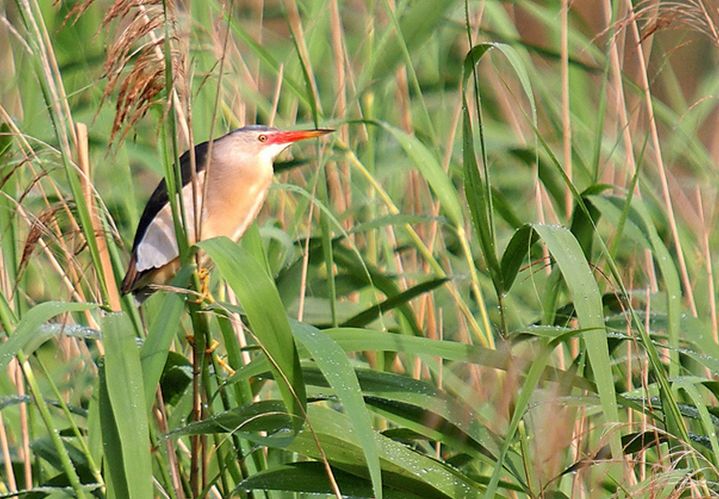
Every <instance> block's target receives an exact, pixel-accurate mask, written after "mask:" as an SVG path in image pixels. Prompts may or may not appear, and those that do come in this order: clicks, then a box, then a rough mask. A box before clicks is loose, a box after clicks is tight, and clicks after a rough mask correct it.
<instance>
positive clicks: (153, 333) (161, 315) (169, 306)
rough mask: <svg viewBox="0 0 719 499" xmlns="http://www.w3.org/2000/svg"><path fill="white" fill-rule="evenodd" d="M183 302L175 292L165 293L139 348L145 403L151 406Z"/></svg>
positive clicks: (175, 333) (183, 307) (182, 308)
mask: <svg viewBox="0 0 719 499" xmlns="http://www.w3.org/2000/svg"><path fill="white" fill-rule="evenodd" d="M184 309H185V304H184V301H183V300H182V298H181V297H180V296H178V295H176V294H170V293H168V294H165V295H164V297H163V298H162V304H161V307H160V309H159V310H158V311H157V313H156V314H155V316H154V317H153V320H152V322H151V323H150V327H149V328H148V332H147V338H145V342H144V343H143V345H142V348H141V349H140V362H141V364H142V375H143V379H144V380H145V405H146V407H147V408H148V409H149V408H151V407H152V404H153V401H154V399H155V394H156V393H157V384H158V383H159V382H160V377H161V376H162V371H163V369H164V368H165V363H166V361H167V355H168V353H169V351H170V344H171V343H172V340H173V338H175V336H176V335H177V328H178V327H179V324H180V320H181V318H182V312H183V310H184Z"/></svg>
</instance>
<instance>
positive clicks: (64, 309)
mask: <svg viewBox="0 0 719 499" xmlns="http://www.w3.org/2000/svg"><path fill="white" fill-rule="evenodd" d="M93 308H97V305H96V304H94V303H64V302H57V301H47V302H44V303H40V304H39V305H35V306H34V307H33V308H31V309H30V310H28V311H27V312H25V314H24V315H23V317H22V319H21V320H20V322H18V324H17V327H16V328H15V331H14V332H13V333H12V334H10V335H9V336H10V338H9V339H8V340H7V341H6V342H4V343H0V372H2V371H5V368H6V367H7V365H8V363H9V362H10V361H11V360H12V358H13V357H14V356H15V355H16V354H17V353H18V352H20V351H22V352H24V353H25V355H31V354H32V353H33V352H34V351H35V350H36V349H37V348H39V347H40V345H42V344H43V343H45V342H46V341H47V340H49V339H50V338H52V337H55V336H58V335H59V334H60V333H62V328H59V329H55V328H42V325H43V324H45V323H46V322H47V321H49V320H50V319H52V318H53V317H55V316H56V315H60V314H65V313H68V312H82V311H83V310H90V309H93Z"/></svg>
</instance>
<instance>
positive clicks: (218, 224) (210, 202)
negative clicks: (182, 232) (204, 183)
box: [200, 165, 272, 240]
mask: <svg viewBox="0 0 719 499" xmlns="http://www.w3.org/2000/svg"><path fill="white" fill-rule="evenodd" d="M209 177H210V185H209V186H208V189H207V200H206V204H205V206H206V213H204V217H203V224H202V233H201V235H200V238H201V239H210V238H212V237H217V236H226V237H229V238H231V239H235V240H236V239H239V238H240V237H241V236H242V234H244V232H245V231H246V230H247V228H248V227H249V225H250V224H251V223H252V222H253V221H254V219H255V218H256V217H257V214H258V213H259V212H260V209H261V208H262V205H263V203H264V201H265V198H266V197H267V192H268V190H269V188H270V185H271V184H272V165H269V167H265V166H264V165H257V166H255V167H251V168H238V169H232V170H230V171H226V172H222V171H221V172H218V175H213V174H212V173H210V175H209Z"/></svg>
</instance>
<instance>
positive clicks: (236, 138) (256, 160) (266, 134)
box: [121, 125, 332, 299]
mask: <svg viewBox="0 0 719 499" xmlns="http://www.w3.org/2000/svg"><path fill="white" fill-rule="evenodd" d="M331 131H332V130H301V131H281V130H277V129H276V128H270V127H266V126H261V125H252V126H246V127H244V128H239V129H237V130H234V131H232V132H230V133H228V134H227V135H224V136H223V137H220V138H219V139H215V140H214V141H213V142H212V148H211V157H210V158H209V161H208V158H207V153H208V150H210V146H209V143H208V142H203V143H202V144H198V145H197V146H195V164H196V165H197V166H196V168H197V174H196V178H197V184H198V188H197V189H195V191H196V193H195V195H196V196H197V199H196V200H194V201H196V202H193V188H192V174H191V168H192V165H191V161H190V153H189V151H187V152H185V153H184V154H183V155H182V157H181V158H180V171H181V177H182V191H181V192H182V201H183V205H184V208H185V215H186V217H185V218H186V221H187V225H188V227H187V232H188V240H189V243H190V244H194V243H195V242H197V241H202V240H205V239H210V238H212V237H217V236H227V237H229V238H231V239H234V240H237V239H239V238H240V237H242V234H244V232H245V231H246V230H247V227H249V225H250V224H251V223H252V221H253V220H254V219H255V217H256V216H257V214H258V213H259V211H260V208H261V207H262V203H263V202H264V201H265V198H266V197H267V191H268V190H269V188H270V184H271V183H272V162H273V161H274V159H275V158H276V157H277V155H279V154H280V153H281V152H282V151H284V150H285V149H286V148H287V147H289V146H290V144H292V143H293V142H296V141H298V140H303V139H309V138H312V137H318V136H320V135H324V134H326V133H329V132H331ZM205 182H207V186H205ZM205 196H206V197H205ZM168 201H169V199H168V194H167V186H166V185H165V180H164V179H163V180H162V181H161V182H160V184H159V185H158V186H157V188H156V189H155V191H154V192H153V193H152V195H151V196H150V199H149V201H148V202H147V205H146V206H145V210H144V211H143V212H142V216H141V217H140V222H139V224H138V226H137V231H136V232H135V240H134V242H133V243H132V255H131V257H130V263H129V264H128V268H127V274H126V275H125V279H123V281H122V288H121V290H122V293H123V294H126V293H129V292H132V293H133V294H135V296H136V297H137V298H139V299H143V298H145V297H147V295H148V294H149V293H151V289H150V288H149V286H150V285H152V284H165V283H167V282H169V281H170V279H171V278H172V277H173V276H174V274H175V273H176V272H177V270H178V268H179V250H178V247H177V239H176V237H175V230H174V225H173V221H172V212H171V209H170V205H169V202H168ZM195 205H197V207H198V209H200V210H201V213H202V216H201V217H200V221H199V223H200V227H199V237H198V234H196V231H195V215H194V213H195V211H194V210H195Z"/></svg>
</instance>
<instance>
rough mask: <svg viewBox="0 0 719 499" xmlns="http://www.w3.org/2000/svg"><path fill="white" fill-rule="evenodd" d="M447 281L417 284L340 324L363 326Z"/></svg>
mask: <svg viewBox="0 0 719 499" xmlns="http://www.w3.org/2000/svg"><path fill="white" fill-rule="evenodd" d="M447 281H449V279H448V278H446V277H443V278H441V279H432V280H430V281H426V282H422V283H419V284H417V285H416V286H412V287H411V288H409V289H406V290H404V291H402V292H401V293H399V294H397V295H394V296H391V297H390V298H387V299H386V300H384V301H383V302H382V303H378V304H377V305H373V306H372V307H370V308H368V309H367V310H363V311H362V312H360V313H359V314H357V315H355V316H353V317H350V318H349V319H347V320H346V321H344V323H342V327H362V326H365V325H367V324H369V323H370V322H372V321H373V320H375V319H377V318H378V317H379V316H380V315H382V314H385V313H387V312H389V311H390V310H392V309H394V308H397V307H399V306H401V305H405V304H406V303H408V302H409V301H410V300H413V299H414V298H416V297H418V296H420V295H423V294H424V293H428V292H430V291H432V290H433V289H436V288H438V287H440V286H441V285H442V284H444V283H445V282H447Z"/></svg>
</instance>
